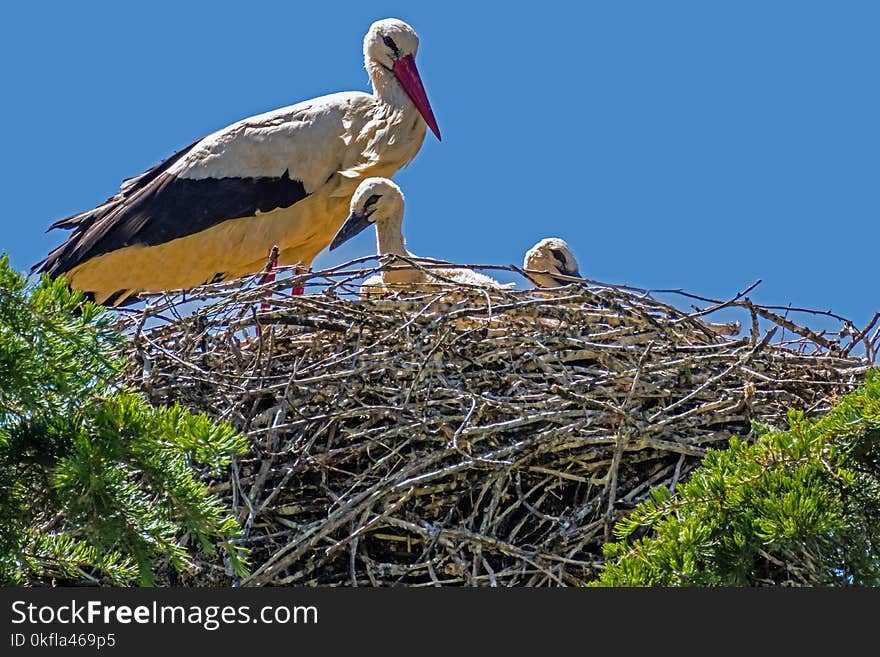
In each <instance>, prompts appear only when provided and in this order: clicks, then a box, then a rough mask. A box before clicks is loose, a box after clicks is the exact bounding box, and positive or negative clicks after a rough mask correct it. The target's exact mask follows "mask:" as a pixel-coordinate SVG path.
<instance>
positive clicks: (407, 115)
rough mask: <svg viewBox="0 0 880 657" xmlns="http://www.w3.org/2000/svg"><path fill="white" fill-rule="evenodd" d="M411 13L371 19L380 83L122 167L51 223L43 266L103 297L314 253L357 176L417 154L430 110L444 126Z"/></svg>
mask: <svg viewBox="0 0 880 657" xmlns="http://www.w3.org/2000/svg"><path fill="white" fill-rule="evenodd" d="M417 50H418V37H417V35H416V33H415V32H414V31H413V29H412V28H411V27H410V26H409V25H407V24H406V23H404V22H402V21H399V20H397V19H385V20H382V21H377V22H375V23H373V25H372V26H371V27H370V29H369V31H368V32H367V35H366V37H365V38H364V61H365V65H366V68H367V71H368V73H369V76H370V80H371V82H372V85H373V93H372V94H367V93H362V92H344V93H335V94H331V95H327V96H322V97H320V98H314V99H312V100H308V101H304V102H301V103H297V104H295V105H292V106H290V107H285V108H282V109H278V110H274V111H271V112H267V113H265V114H260V115H258V116H253V117H250V118H246V119H243V120H241V121H239V122H237V123H234V124H232V125H230V126H228V127H226V128H224V129H222V130H219V131H217V132H215V133H213V134H211V135H208V136H206V137H204V138H203V139H200V140H198V141H196V142H195V143H193V144H192V145H190V146H188V147H187V148H185V149H183V150H181V151H179V152H178V153H176V154H175V155H173V156H172V157H170V158H169V159H167V160H166V161H164V162H162V163H161V164H159V165H158V166H156V167H154V168H153V169H151V170H149V171H147V172H146V173H144V174H142V175H140V176H137V177H135V178H132V179H129V180H126V181H125V182H124V183H123V184H122V186H121V188H120V191H119V192H118V193H117V194H115V195H114V196H112V197H111V198H109V199H108V200H107V201H106V202H105V203H103V204H101V205H100V206H98V207H97V208H95V209H93V210H90V211H87V212H84V213H80V214H77V215H73V216H71V217H68V218H67V219H62V220H61V221H58V222H56V223H55V224H53V226H52V228H68V229H72V230H73V233H72V234H71V236H70V237H69V238H68V239H67V241H66V242H65V243H64V244H62V245H61V246H59V247H58V248H57V249H55V250H54V251H53V252H52V253H51V254H49V256H48V257H47V258H46V259H45V260H44V261H42V262H41V263H39V264H38V265H36V266H35V268H34V269H39V270H40V271H46V272H48V273H49V274H50V275H52V276H57V275H63V276H64V277H65V278H66V279H67V280H68V282H69V283H70V284H71V286H72V287H75V288H79V289H82V290H85V291H87V292H90V293H92V294H93V296H94V297H95V299H96V300H97V301H99V302H106V301H108V300H110V301H111V302H116V303H118V302H121V301H123V300H124V299H125V298H126V297H128V296H130V295H132V294H136V293H138V292H158V291H163V290H168V289H177V288H187V287H192V286H195V285H199V284H202V283H205V282H207V281H211V280H219V279H228V278H233V277H237V276H242V275H245V274H249V273H254V272H257V271H259V270H260V269H262V267H263V264H264V263H265V261H266V257H267V255H268V253H269V251H270V249H271V248H272V246H273V245H277V246H278V247H279V251H280V253H279V263H281V264H294V263H301V264H302V265H305V266H309V265H310V264H311V262H312V259H313V258H314V257H315V256H316V255H317V254H318V253H319V252H320V251H321V250H322V249H324V248H325V247H326V246H327V245H328V244H329V243H330V240H331V239H332V238H333V236H334V235H335V234H336V231H337V230H338V228H339V227H340V226H341V225H342V222H343V221H344V219H345V216H346V213H347V209H348V201H349V198H350V197H351V194H352V193H353V192H354V190H355V188H356V187H357V185H358V183H359V182H360V181H361V180H362V179H363V178H365V177H368V176H373V175H383V176H387V175H391V174H393V173H394V172H396V171H397V170H398V169H400V168H401V167H402V166H404V165H406V164H407V163H408V162H410V161H411V160H412V159H413V158H414V157H415V155H416V154H417V153H418V151H419V149H420V147H421V145H422V141H423V140H424V137H425V129H426V123H427V125H428V126H430V127H431V129H432V130H433V131H434V132H435V133H436V134H437V137H438V138H439V137H440V133H439V130H438V129H437V124H436V121H435V119H434V115H433V113H432V111H431V107H430V104H429V103H428V100H427V96H426V94H425V92H424V88H423V86H422V84H421V80H420V78H419V75H418V71H417V69H416V66H415V59H414V57H415V54H416V51H417Z"/></svg>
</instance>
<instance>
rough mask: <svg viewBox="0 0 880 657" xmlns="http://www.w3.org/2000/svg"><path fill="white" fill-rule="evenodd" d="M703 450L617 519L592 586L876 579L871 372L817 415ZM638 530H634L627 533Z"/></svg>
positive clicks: (879, 534)
mask: <svg viewBox="0 0 880 657" xmlns="http://www.w3.org/2000/svg"><path fill="white" fill-rule="evenodd" d="M789 425H790V427H789V429H788V431H784V432H771V431H768V430H766V429H762V428H761V427H756V429H758V432H759V438H758V439H757V440H756V441H755V442H753V443H746V442H742V441H739V440H732V441H731V444H730V447H729V449H725V450H710V451H709V453H708V454H707V456H706V458H705V460H704V461H703V463H702V464H701V465H700V467H698V468H697V469H696V470H695V471H694V472H693V474H692V475H691V478H690V479H689V481H688V482H687V483H685V484H684V485H681V486H679V488H678V490H677V491H676V492H675V494H674V495H673V494H670V492H669V491H668V490H667V489H666V488H663V487H661V488H657V489H655V490H653V491H652V493H651V498H650V499H649V500H648V501H647V502H645V503H643V504H641V505H639V507H637V509H636V510H635V511H634V512H633V513H632V514H631V515H630V516H629V517H627V518H626V519H624V520H623V521H621V522H619V523H618V524H617V526H616V528H615V534H616V537H617V538H618V539H621V540H619V541H617V542H614V543H609V544H606V546H605V553H606V555H607V557H608V558H609V560H608V562H607V564H606V566H605V568H604V570H603V572H602V573H601V575H600V577H599V579H598V580H597V581H595V582H592V583H591V584H592V585H598V586H761V585H806V586H877V585H880V370H872V371H870V372H869V373H868V376H867V380H866V385H865V386H864V387H863V388H861V389H859V390H857V391H856V392H853V393H851V394H849V395H847V396H845V397H844V398H842V399H841V400H840V401H839V402H838V403H837V405H836V406H835V407H834V408H833V409H832V410H831V411H830V412H829V413H828V414H827V415H825V416H824V417H822V418H821V419H819V420H818V421H809V420H806V419H805V418H804V416H803V414H802V413H799V412H794V411H792V412H790V413H789ZM636 536H640V537H638V538H637V537H636Z"/></svg>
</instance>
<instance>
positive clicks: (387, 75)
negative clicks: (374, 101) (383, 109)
mask: <svg viewBox="0 0 880 657" xmlns="http://www.w3.org/2000/svg"><path fill="white" fill-rule="evenodd" d="M366 67H367V73H369V75H370V81H371V82H372V83H373V94H374V95H375V96H376V97H377V98H378V99H379V100H381V101H382V102H383V103H385V104H386V105H389V106H391V107H393V108H394V109H397V110H411V111H413V112H415V111H417V110H416V106H415V105H413V102H412V100H410V97H409V96H408V95H407V93H406V92H405V91H404V90H403V87H402V86H400V82H398V81H397V78H396V77H394V73H393V72H391V71H390V70H389V69H387V68H385V67H384V66H382V65H381V64H379V63H377V62H374V61H373V60H371V59H368V60H367V62H366Z"/></svg>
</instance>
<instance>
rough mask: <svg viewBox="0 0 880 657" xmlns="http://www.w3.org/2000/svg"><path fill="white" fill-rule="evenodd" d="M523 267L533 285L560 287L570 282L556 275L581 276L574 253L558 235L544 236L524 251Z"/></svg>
mask: <svg viewBox="0 0 880 657" xmlns="http://www.w3.org/2000/svg"><path fill="white" fill-rule="evenodd" d="M523 269H526V270H528V275H529V278H530V279H531V281H532V284H533V285H534V286H535V287H560V286H562V285H568V284H569V283H570V281H566V280H563V279H560V278H556V277H555V276H556V275H561V276H572V277H574V278H581V272H580V269H579V268H578V262H577V259H576V258H575V257H574V253H572V251H571V248H570V247H569V246H568V244H567V243H566V241H565V240H563V239H560V238H558V237H547V238H544V239H542V240H541V241H540V242H538V243H537V244H535V246H533V247H532V248H531V249H529V250H528V251H526V256H525V259H524V260H523Z"/></svg>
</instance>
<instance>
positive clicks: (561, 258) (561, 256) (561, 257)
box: [550, 249, 565, 267]
mask: <svg viewBox="0 0 880 657" xmlns="http://www.w3.org/2000/svg"><path fill="white" fill-rule="evenodd" d="M550 253H552V254H553V257H554V258H556V262H558V263H559V264H560V265H562V266H563V267H564V266H565V253H563V251H562V250H561V249H550Z"/></svg>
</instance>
